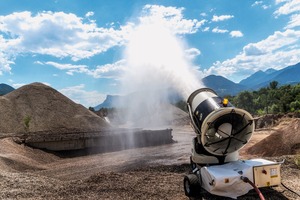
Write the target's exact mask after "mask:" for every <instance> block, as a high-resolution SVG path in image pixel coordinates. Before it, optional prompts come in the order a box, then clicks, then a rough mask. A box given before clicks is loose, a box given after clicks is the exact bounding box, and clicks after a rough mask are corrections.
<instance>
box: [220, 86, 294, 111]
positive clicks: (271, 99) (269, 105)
mask: <svg viewBox="0 0 300 200" xmlns="http://www.w3.org/2000/svg"><path fill="white" fill-rule="evenodd" d="M226 98H228V99H229V101H230V102H231V103H232V104H233V105H234V106H235V107H237V108H242V109H245V110H247V111H248V112H250V113H251V114H256V115H263V114H277V113H288V112H300V84H297V85H282V86H280V87H279V86H278V82H277V81H273V82H270V83H269V86H267V87H263V88H261V89H259V90H257V91H242V92H240V93H239V94H238V95H236V96H226Z"/></svg>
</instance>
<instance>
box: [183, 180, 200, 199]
mask: <svg viewBox="0 0 300 200" xmlns="http://www.w3.org/2000/svg"><path fill="white" fill-rule="evenodd" d="M183 186H184V192H185V195H186V196H188V197H195V196H197V195H198V193H199V192H198V191H200V184H199V180H198V177H197V175H196V174H188V175H186V176H185V177H184V179H183Z"/></svg>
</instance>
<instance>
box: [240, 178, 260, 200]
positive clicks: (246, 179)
mask: <svg viewBox="0 0 300 200" xmlns="http://www.w3.org/2000/svg"><path fill="white" fill-rule="evenodd" d="M241 179H242V181H244V182H245V183H249V184H250V185H251V186H252V187H253V188H254V189H255V191H256V193H257V194H258V196H259V199H260V200H265V197H264V195H263V194H262V193H261V191H260V190H259V189H258V187H256V185H255V184H254V183H253V182H252V181H250V180H249V178H247V177H244V176H241Z"/></svg>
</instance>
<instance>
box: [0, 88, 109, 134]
mask: <svg viewBox="0 0 300 200" xmlns="http://www.w3.org/2000/svg"><path fill="white" fill-rule="evenodd" d="M0 110H1V114H2V116H1V118H0V132H2V133H24V132H37V131H48V130H51V131H66V130H76V131H80V130H85V131H88V130H99V129H101V128H104V127H108V124H107V123H106V121H105V120H104V119H102V118H101V117H99V116H97V115H96V114H94V113H93V112H91V111H89V110H88V109H86V108H85V107H84V106H82V105H80V104H76V103H74V102H73V101H71V100H70V99H69V98H67V97H66V96H64V95H62V94H61V93H59V92H58V91H56V90H55V89H53V88H51V87H49V86H46V85H44V84H41V83H32V84H29V85H25V86H23V87H21V88H19V89H17V90H14V91H13V92H11V93H9V94H7V95H4V96H1V97H0Z"/></svg>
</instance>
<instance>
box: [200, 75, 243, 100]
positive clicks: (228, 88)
mask: <svg viewBox="0 0 300 200" xmlns="http://www.w3.org/2000/svg"><path fill="white" fill-rule="evenodd" d="M202 82H203V83H204V85H205V86H206V87H208V88H211V89H213V90H214V91H215V92H216V93H217V94H218V95H219V96H224V95H236V94H238V93H239V92H241V91H243V90H246V89H247V87H245V86H243V85H241V84H237V83H234V82H232V81H230V80H228V79H226V78H224V77H223V76H216V75H209V76H207V77H205V78H203V79H202Z"/></svg>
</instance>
